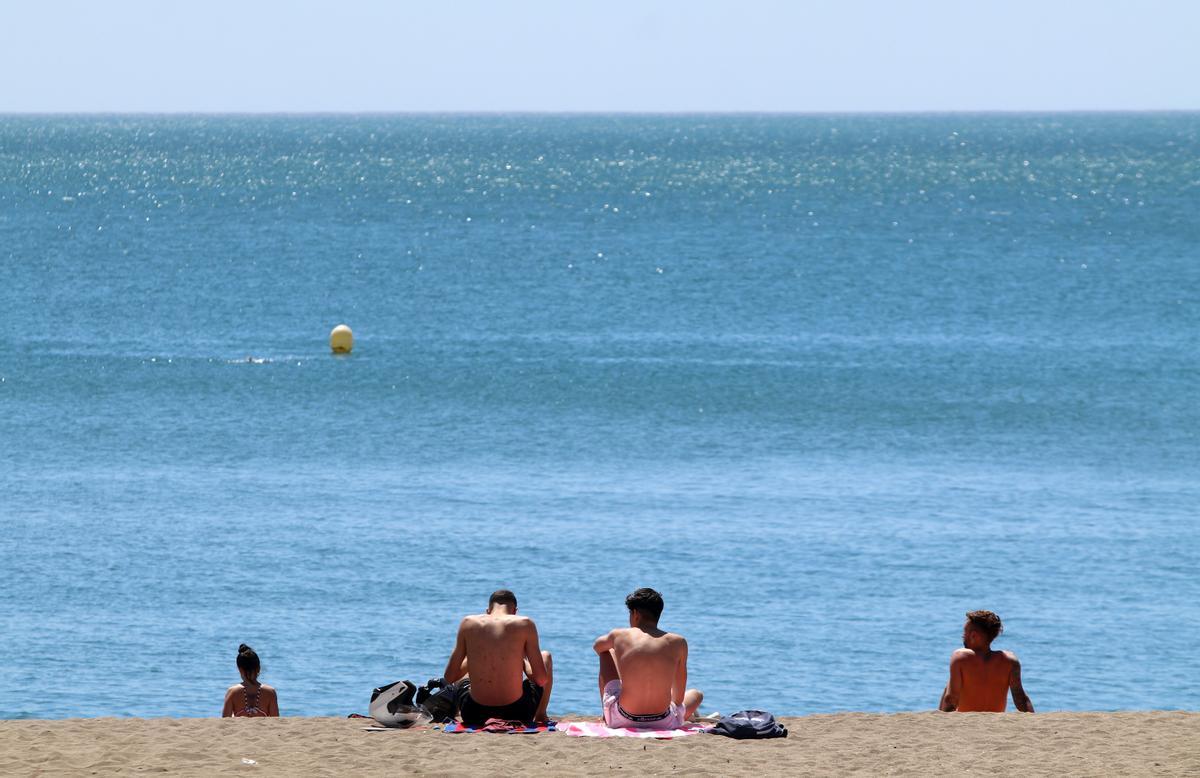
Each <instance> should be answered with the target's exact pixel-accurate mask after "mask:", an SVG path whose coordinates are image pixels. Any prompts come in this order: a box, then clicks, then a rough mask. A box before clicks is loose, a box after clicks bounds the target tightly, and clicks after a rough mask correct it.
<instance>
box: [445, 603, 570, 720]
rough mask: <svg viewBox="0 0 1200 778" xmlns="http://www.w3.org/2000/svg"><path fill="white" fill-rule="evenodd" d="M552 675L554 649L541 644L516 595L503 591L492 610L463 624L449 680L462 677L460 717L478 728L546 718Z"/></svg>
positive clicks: (446, 674) (451, 659)
mask: <svg viewBox="0 0 1200 778" xmlns="http://www.w3.org/2000/svg"><path fill="white" fill-rule="evenodd" d="M552 673H553V667H552V664H551V657H550V652H549V651H542V650H541V649H540V648H539V647H538V632H537V625H536V624H534V623H533V620H532V619H530V618H528V617H526V616H518V615H517V597H516V595H514V594H513V593H512V592H510V591H508V590H507V589H500V590H499V591H496V592H493V593H492V596H491V598H490V599H488V607H487V612H485V613H482V614H479V615H477V616H467V617H466V618H464V619H463V620H462V623H461V624H459V625H458V638H457V640H456V641H455V644H454V651H453V653H451V654H450V661H449V662H447V663H446V673H445V680H446V683H447V684H450V683H454V682H455V681H460V680H461V681H462V683H461V684H460V686H459V688H460V689H461V690H462V691H461V693H460V694H459V696H458V706H459V717H460V718H461V719H462V722H463V723H464V724H466V725H467V726H471V727H477V726H480V725H482V724H483V723H484V722H486V721H487V720H488V719H504V720H505V721H523V722H531V721H545V720H546V706H547V705H549V704H550V687H551V685H552V683H553V675H552ZM468 674H469V677H468Z"/></svg>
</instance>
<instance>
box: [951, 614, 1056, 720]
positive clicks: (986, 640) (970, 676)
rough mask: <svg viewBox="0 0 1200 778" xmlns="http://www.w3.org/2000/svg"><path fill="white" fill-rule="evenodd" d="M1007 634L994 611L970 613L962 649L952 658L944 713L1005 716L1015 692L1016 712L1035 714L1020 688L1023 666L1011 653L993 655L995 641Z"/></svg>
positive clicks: (1014, 703)
mask: <svg viewBox="0 0 1200 778" xmlns="http://www.w3.org/2000/svg"><path fill="white" fill-rule="evenodd" d="M1003 630H1004V625H1003V624H1001V623H1000V617H999V616H997V615H996V614H994V613H992V612H991V611H971V612H970V613H968V614H967V623H966V624H964V625H963V647H962V648H960V649H958V650H956V651H955V652H954V653H953V654H951V655H950V682H949V683H948V684H946V689H945V691H943V692H942V701H941V704H940V705H938V707H939V708H940V709H941V710H944V711H962V712H964V713H965V712H968V711H990V712H992V713H1003V712H1004V708H1005V706H1006V705H1007V704H1008V700H1006V699H1005V698H1006V697H1007V696H1008V692H1009V691H1010V690H1011V691H1012V701H1013V705H1014V706H1016V708H1017V710H1019V711H1023V712H1025V713H1033V702H1032V701H1030V699H1029V695H1028V694H1026V693H1025V689H1024V688H1023V687H1022V686H1021V663H1020V662H1019V661H1017V655H1016V654H1014V653H1013V652H1011V651H993V650H992V641H993V640H995V639H996V636H997V635H999V634H1000V633H1001V632H1002V631H1003Z"/></svg>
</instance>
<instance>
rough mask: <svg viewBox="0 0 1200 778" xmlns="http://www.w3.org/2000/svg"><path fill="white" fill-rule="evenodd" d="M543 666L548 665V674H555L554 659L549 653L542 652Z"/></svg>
mask: <svg viewBox="0 0 1200 778" xmlns="http://www.w3.org/2000/svg"><path fill="white" fill-rule="evenodd" d="M542 664H544V665H546V672H547V673H551V672H554V657H553V655H551V653H550V652H549V651H543V652H542Z"/></svg>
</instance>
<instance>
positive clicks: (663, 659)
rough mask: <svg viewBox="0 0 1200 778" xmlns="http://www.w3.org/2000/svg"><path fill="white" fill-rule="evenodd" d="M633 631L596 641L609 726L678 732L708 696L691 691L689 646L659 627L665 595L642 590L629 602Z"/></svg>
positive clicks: (601, 699) (614, 633)
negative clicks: (688, 669)
mask: <svg viewBox="0 0 1200 778" xmlns="http://www.w3.org/2000/svg"><path fill="white" fill-rule="evenodd" d="M625 606H626V607H628V608H629V628H628V629H614V630H613V631H612V632H609V633H608V634H607V635H601V636H600V637H598V638H596V642H595V643H593V644H592V648H593V649H595V651H596V653H597V654H599V655H600V701H601V705H602V706H603V708H604V723H605V725H607V726H609V727H613V728H620V727H637V728H641V729H677V728H679V727H681V726H683V723H684V722H685V721H687V719H688V718H690V717H691V715H692V714H693V713H695V712H696V709H697V708H699V707H700V702H701V701H702V700H703V699H704V695H703V694H701V693H700V692H699V691H698V690H697V689H687V688H686V687H687V659H688V645H687V641H686V640H684V639H683V638H682V637H681V636H680V635H676V634H673V633H671V632H664V631H663V630H661V629H659V628H658V617H659V616H660V615H661V614H662V609H663V599H662V595H661V594H659V593H658V592H656V591H654V590H653V589H638V590H637V591H636V592H634V593H633V594H631V595H629V596H628V597H626V598H625Z"/></svg>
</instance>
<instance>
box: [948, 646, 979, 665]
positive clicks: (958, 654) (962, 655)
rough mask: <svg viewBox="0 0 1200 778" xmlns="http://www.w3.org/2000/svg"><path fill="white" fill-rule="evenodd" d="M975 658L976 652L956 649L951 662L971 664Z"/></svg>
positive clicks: (951, 655) (967, 649) (951, 656)
mask: <svg viewBox="0 0 1200 778" xmlns="http://www.w3.org/2000/svg"><path fill="white" fill-rule="evenodd" d="M974 658H975V652H974V651H972V650H971V649H969V648H956V649H954V652H953V653H951V654H950V661H951V662H969V661H971V660H972V659H974Z"/></svg>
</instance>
